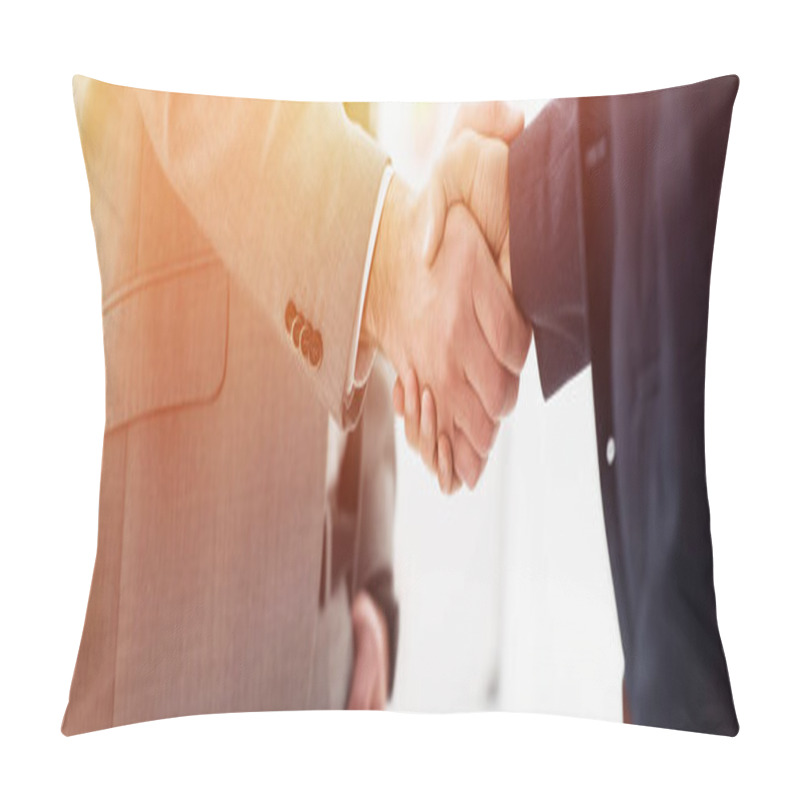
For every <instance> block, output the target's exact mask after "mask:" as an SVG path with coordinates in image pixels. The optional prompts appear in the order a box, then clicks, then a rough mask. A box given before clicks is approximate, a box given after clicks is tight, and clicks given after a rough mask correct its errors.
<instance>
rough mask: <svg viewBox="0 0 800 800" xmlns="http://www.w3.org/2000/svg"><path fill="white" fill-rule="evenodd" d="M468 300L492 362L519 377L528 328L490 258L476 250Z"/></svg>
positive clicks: (529, 331) (528, 333)
mask: <svg viewBox="0 0 800 800" xmlns="http://www.w3.org/2000/svg"><path fill="white" fill-rule="evenodd" d="M476 258H477V259H478V269H477V270H476V276H477V278H476V280H475V282H474V283H473V289H472V298H473V305H474V307H475V316H476V317H477V318H478V322H479V323H480V326H481V330H482V331H483V335H484V336H485V337H486V341H487V343H488V345H489V347H490V348H491V351H492V353H494V356H495V358H496V359H497V360H498V361H499V362H500V363H501V364H502V365H503V366H504V367H506V368H507V369H508V370H510V371H511V372H512V373H513V374H515V375H519V374H520V372H522V368H523V366H525V359H526V358H527V357H528V348H529V347H530V344H531V327H530V325H529V324H528V322H527V320H526V319H525V318H524V317H523V316H522V314H521V313H520V311H519V309H518V308H517V306H516V303H515V302H514V298H513V297H512V296H511V292H510V291H509V290H508V286H506V283H505V281H504V280H503V277H502V275H501V274H500V272H499V270H498V269H497V266H496V265H495V263H494V261H493V259H492V257H491V254H490V253H489V251H488V249H487V248H486V247H485V245H484V246H483V247H480V246H479V249H478V253H477V256H476Z"/></svg>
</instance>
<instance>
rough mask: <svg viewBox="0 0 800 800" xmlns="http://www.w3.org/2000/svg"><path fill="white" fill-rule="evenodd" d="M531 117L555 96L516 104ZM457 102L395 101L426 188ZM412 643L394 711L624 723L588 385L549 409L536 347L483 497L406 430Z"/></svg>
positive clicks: (575, 386) (405, 628)
mask: <svg viewBox="0 0 800 800" xmlns="http://www.w3.org/2000/svg"><path fill="white" fill-rule="evenodd" d="M515 105H516V106H518V107H520V108H521V109H522V110H524V112H525V117H526V123H527V122H529V121H530V120H531V119H532V118H533V117H534V116H535V115H536V114H537V113H538V112H539V111H540V110H541V108H542V106H543V105H544V102H543V101H527V102H520V103H515ZM457 108H458V106H457V105H454V104H446V105H426V104H406V103H384V104H381V106H380V107H379V109H378V138H379V140H380V141H381V143H382V145H383V146H384V147H385V149H386V151H387V152H388V153H389V154H390V155H391V157H392V161H393V163H394V166H395V168H396V169H397V171H398V174H400V175H402V176H403V177H404V178H405V179H406V180H407V181H409V182H410V183H411V185H412V186H414V187H415V188H420V189H421V188H422V186H423V184H424V182H425V180H426V179H427V176H428V175H429V174H430V170H431V167H432V165H433V162H434V160H435V158H436V155H437V154H438V153H439V152H440V150H441V148H442V146H443V145H444V143H445V140H446V139H447V136H448V135H449V132H450V129H451V127H452V123H453V118H454V116H455V113H456V110H457ZM396 436H397V441H398V450H397V462H398V464H397V511H396V515H395V570H396V576H397V585H398V595H399V599H400V608H401V610H400V615H401V616H400V619H401V624H400V644H399V654H398V664H397V677H396V684H395V693H394V698H393V703H392V707H393V708H395V709H401V710H423V711H473V710H483V709H507V710H516V711H547V712H552V713H561V714H572V715H575V716H587V717H597V718H602V719H614V720H619V719H621V715H622V705H621V688H620V687H621V685H622V668H623V661H622V649H621V643H620V640H619V630H618V626H617V618H616V610H615V606H614V593H613V587H612V584H611V572H610V567H609V561H608V551H607V548H606V544H605V529H604V526H603V512H602V505H601V498H600V483H599V475H598V471H597V456H596V452H595V444H594V442H595V433H594V412H593V405H592V385H591V374H590V372H589V371H588V370H586V371H585V372H584V373H583V374H581V375H580V376H579V377H578V378H577V379H576V380H575V381H573V382H572V383H571V384H569V385H568V386H567V387H565V389H564V390H563V391H561V392H559V393H558V394H557V395H556V396H555V397H554V398H553V399H552V400H551V401H550V402H548V403H547V404H545V403H544V401H543V398H542V393H541V389H540V388H539V380H538V373H537V368H536V351H535V347H531V355H530V361H529V363H528V364H527V365H526V369H525V372H524V375H523V379H522V382H521V387H520V395H519V400H518V403H517V408H516V409H515V412H514V414H513V415H512V416H511V417H510V418H509V419H508V420H507V421H505V422H504V424H503V426H502V427H501V431H500V434H499V436H498V439H497V442H496V445H495V448H494V449H493V451H492V454H491V456H490V459H489V463H488V465H487V467H486V472H485V473H484V475H483V477H482V478H481V481H480V483H479V484H478V486H477V487H476V490H475V491H474V492H469V491H467V490H466V489H463V490H462V491H461V492H459V494H458V495H456V496H455V497H445V496H442V494H441V493H440V492H439V490H438V484H437V483H436V481H435V479H434V477H433V476H432V475H430V474H428V473H427V471H426V470H425V469H424V468H423V466H422V464H421V461H420V459H419V457H418V456H417V455H416V454H415V453H414V452H413V451H412V450H411V449H410V448H407V447H404V446H403V445H402V443H403V441H404V434H403V425H402V422H401V421H400V420H398V422H397V425H396Z"/></svg>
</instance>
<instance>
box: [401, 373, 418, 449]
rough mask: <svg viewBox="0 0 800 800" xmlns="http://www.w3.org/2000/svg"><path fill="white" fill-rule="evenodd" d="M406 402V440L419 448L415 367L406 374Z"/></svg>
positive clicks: (415, 447)
mask: <svg viewBox="0 0 800 800" xmlns="http://www.w3.org/2000/svg"><path fill="white" fill-rule="evenodd" d="M404 404H405V423H406V440H407V441H408V443H409V444H410V445H411V447H413V448H414V449H415V450H417V449H419V389H418V387H417V374H416V372H414V370H413V369H412V370H410V371H409V373H408V374H407V375H406V379H405V398H404Z"/></svg>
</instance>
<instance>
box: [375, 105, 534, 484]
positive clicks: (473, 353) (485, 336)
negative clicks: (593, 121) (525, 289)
mask: <svg viewBox="0 0 800 800" xmlns="http://www.w3.org/2000/svg"><path fill="white" fill-rule="evenodd" d="M523 122H524V120H523V116H522V114H521V113H518V112H516V111H514V110H512V109H511V108H509V107H508V106H506V105H505V104H503V103H486V104H477V105H467V106H463V107H462V108H461V109H460V111H459V114H458V116H457V118H456V122H455V125H454V127H453V130H452V132H451V134H450V138H449V140H448V142H447V145H446V146H445V148H444V150H443V152H442V155H441V156H440V158H439V160H438V162H437V164H436V166H435V168H434V171H433V174H432V176H431V178H430V180H429V182H428V184H427V186H426V187H425V188H424V189H423V191H422V192H421V193H420V194H419V195H417V196H414V194H413V193H412V191H411V190H410V189H409V187H408V186H407V184H405V183H404V182H403V181H402V180H401V179H400V178H399V177H398V176H397V175H395V176H394V177H393V179H392V181H391V183H390V185H389V189H388V193H387V196H386V202H385V206H384V210H383V215H382V217H381V223H380V227H379V230H378V237H377V240H376V245H375V254H374V259H373V264H372V273H371V275H370V281H369V287H368V292H367V298H366V303H365V308H364V320H363V327H362V337H363V338H364V339H365V341H366V342H367V343H369V344H373V345H375V346H377V347H378V348H379V349H381V350H382V352H383V353H384V354H385V355H386V356H387V358H388V359H389V360H390V361H391V362H392V364H393V365H394V368H395V370H396V372H397V376H398V378H397V382H396V384H395V387H394V407H395V411H396V413H398V414H399V415H401V416H404V417H405V431H406V438H407V439H408V442H409V444H410V445H411V446H412V447H414V448H415V449H417V450H419V452H420V455H421V457H422V459H423V461H424V462H425V463H426V465H427V466H428V467H429V468H430V469H432V470H433V471H435V472H436V474H437V475H438V479H439V485H440V487H441V489H442V491H443V492H446V493H450V492H453V491H456V490H458V489H459V488H460V486H461V484H462V483H466V484H467V486H469V487H470V488H474V486H475V485H476V483H477V482H478V479H479V478H480V476H481V473H482V472H483V468H484V466H485V465H486V461H487V458H488V455H489V451H490V450H491V448H492V445H493V444H494V440H495V437H496V434H497V430H498V427H499V423H500V419H501V418H502V417H503V416H505V415H507V414H508V413H509V412H510V411H511V410H512V409H513V408H514V405H515V404H516V400H517V392H518V389H519V375H520V372H521V371H522V367H523V366H524V364H525V359H526V357H527V354H528V348H529V346H530V341H531V328H530V325H529V324H528V322H527V320H526V319H525V318H524V317H523V316H522V315H521V314H520V312H519V310H518V308H517V306H516V304H515V302H514V298H513V296H512V292H511V262H510V253H509V195H508V144H509V143H510V142H511V140H513V138H514V137H515V136H516V135H517V134H518V133H519V132H520V131H521V130H522V127H523Z"/></svg>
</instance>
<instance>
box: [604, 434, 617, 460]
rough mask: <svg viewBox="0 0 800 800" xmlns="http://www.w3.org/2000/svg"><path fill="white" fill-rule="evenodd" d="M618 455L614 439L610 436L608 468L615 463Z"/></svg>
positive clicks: (607, 447) (607, 452)
mask: <svg viewBox="0 0 800 800" xmlns="http://www.w3.org/2000/svg"><path fill="white" fill-rule="evenodd" d="M616 455H617V446H616V444H615V443H614V437H613V436H609V437H608V441H607V442H606V461H607V462H608V466H609V467H610V466H611V465H612V464H613V463H614V458H615V457H616Z"/></svg>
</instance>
